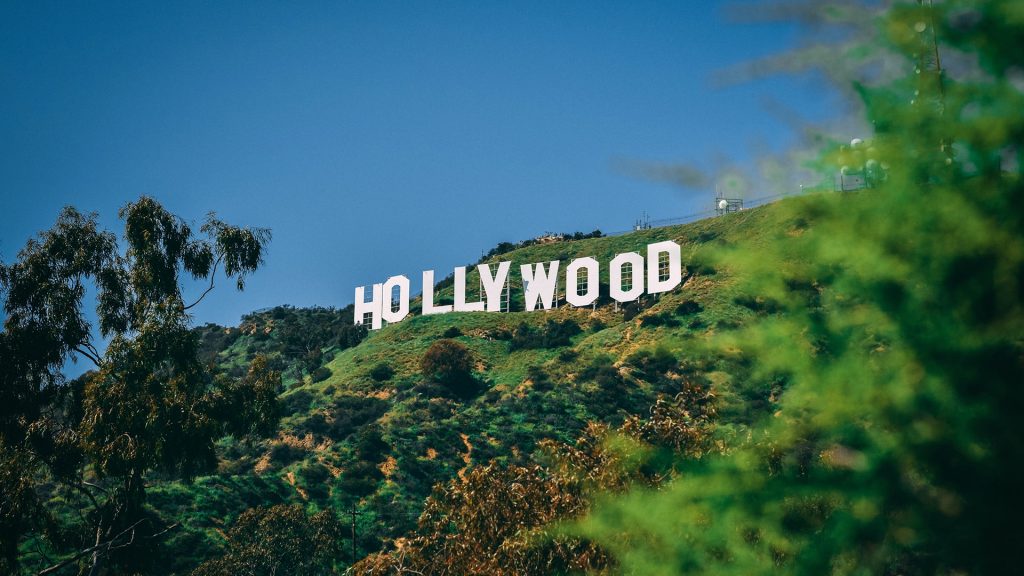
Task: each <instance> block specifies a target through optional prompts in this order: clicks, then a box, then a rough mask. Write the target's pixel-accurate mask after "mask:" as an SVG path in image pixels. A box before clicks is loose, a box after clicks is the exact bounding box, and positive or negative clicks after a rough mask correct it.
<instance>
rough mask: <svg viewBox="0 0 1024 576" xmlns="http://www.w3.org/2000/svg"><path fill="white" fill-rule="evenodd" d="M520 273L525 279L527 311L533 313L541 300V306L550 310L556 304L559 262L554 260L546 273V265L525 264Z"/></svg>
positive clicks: (524, 292)
mask: <svg viewBox="0 0 1024 576" xmlns="http://www.w3.org/2000/svg"><path fill="white" fill-rule="evenodd" d="M519 273H520V274H521V275H522V277H523V296H524V299H525V300H526V311H527V312H532V311H534V310H536V309H537V300H538V299H540V303H541V306H543V307H544V309H545V310H550V309H551V307H552V306H554V303H555V302H554V300H555V282H556V281H557V280H558V260H552V261H551V263H550V265H549V267H548V270H547V271H546V272H545V271H544V264H533V265H530V264H523V265H522V266H520V267H519Z"/></svg>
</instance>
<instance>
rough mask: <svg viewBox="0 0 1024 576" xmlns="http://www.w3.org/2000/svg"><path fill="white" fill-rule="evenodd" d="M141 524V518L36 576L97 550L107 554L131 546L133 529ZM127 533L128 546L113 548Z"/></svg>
mask: <svg viewBox="0 0 1024 576" xmlns="http://www.w3.org/2000/svg"><path fill="white" fill-rule="evenodd" d="M143 522H145V518H143V519H142V520H139V521H137V522H136V523H134V524H132V525H131V526H129V527H127V528H125V529H124V530H122V531H120V532H119V533H118V534H117V535H116V536H114V537H113V538H111V539H110V540H107V541H106V542H100V543H99V544H97V545H95V546H90V547H88V548H86V549H84V550H79V551H78V552H76V553H75V555H74V556H72V557H70V558H68V559H67V560H64V561H63V562H59V563H57V564H54V565H53V566H50V567H49V568H46V569H43V570H40V571H39V572H36V576H45V575H46V574H53V573H54V572H56V571H57V570H60V569H61V568H63V567H65V566H67V565H68V564H71V563H73V562H77V561H78V559H79V558H81V557H82V556H87V555H89V554H92V553H93V552H96V551H97V550H101V549H103V548H106V549H107V552H109V551H110V550H115V549H117V548H123V547H124V546H127V545H128V544H131V542H133V541H134V540H135V528H136V527H138V525H139V524H142V523H143ZM129 532H131V539H130V540H129V542H128V544H122V545H118V546H116V547H115V546H114V544H115V543H116V542H117V541H118V539H120V538H121V537H122V536H124V535H125V534H127V533H129Z"/></svg>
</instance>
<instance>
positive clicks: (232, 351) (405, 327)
mask: <svg viewBox="0 0 1024 576" xmlns="http://www.w3.org/2000/svg"><path fill="white" fill-rule="evenodd" d="M782 213H783V212H782V211H781V210H778V209H777V208H776V207H773V206H765V207H761V208H757V209H753V210H747V211H743V212H740V213H736V214H730V215H727V216H725V217H720V218H713V219H707V220H703V221H699V222H695V223H692V224H687V225H682V226H675V227H667V228H658V229H651V230H644V231H638V232H634V233H630V234H626V235H622V236H615V237H602V238H589V239H584V240H575V241H571V240H569V241H560V242H552V243H545V244H537V245H532V246H528V247H525V248H521V249H518V250H514V251H511V252H508V253H505V254H501V255H499V256H494V257H492V258H490V259H488V260H486V261H487V262H498V261H499V260H511V261H512V262H513V264H514V266H517V265H518V264H521V263H531V262H541V261H548V260H553V259H559V260H562V261H563V262H567V261H569V260H571V259H572V258H575V257H583V256H593V257H596V258H597V259H598V260H599V261H601V262H602V263H606V262H607V261H608V260H609V259H610V258H611V257H612V256H613V255H614V254H617V253H622V252H627V251H642V250H643V249H644V247H645V246H646V245H647V244H648V243H651V242H657V241H660V240H666V239H671V240H675V241H677V242H679V243H680V244H681V245H682V246H683V262H684V264H685V266H686V275H685V276H684V278H685V282H684V285H683V286H682V287H680V288H677V289H676V290H674V291H672V292H670V293H666V294H662V295H660V297H659V298H653V297H645V299H644V300H643V301H641V302H640V303H638V304H636V305H631V306H627V307H625V308H619V307H616V306H615V305H614V304H613V303H610V302H602V303H601V304H600V305H599V306H597V307H596V309H593V310H592V309H589V308H587V309H575V308H573V307H571V306H565V305H564V303H563V304H562V305H561V306H560V307H559V308H558V309H557V310H551V311H537V312H531V313H526V312H515V311H513V312H508V313H451V314H445V315H439V316H419V315H416V311H417V309H418V303H414V304H413V310H414V315H413V316H411V317H409V318H407V319H406V320H405V321H403V322H401V323H398V324H395V325H390V326H386V327H384V328H383V329H381V330H379V331H374V332H370V333H368V334H367V333H366V332H365V331H362V330H361V328H359V327H354V326H352V320H351V308H346V309H344V310H340V311H336V310H323V309H313V310H301V309H300V310H297V309H292V308H275V309H272V310H267V311H261V312H258V313H254V314H251V315H248V316H246V317H245V319H244V320H243V322H242V325H241V326H239V327H233V328H224V327H217V326H212V325H208V326H206V327H204V328H202V329H201V330H200V332H201V334H202V336H203V341H204V346H205V349H206V351H207V354H208V358H209V359H210V360H212V361H215V362H217V363H218V365H219V366H220V367H221V368H222V369H223V370H225V371H229V372H230V371H232V370H235V371H237V370H240V369H241V368H240V367H241V366H242V365H243V364H244V362H245V361H246V360H247V359H250V358H252V357H253V356H254V354H256V353H264V354H268V355H269V356H270V357H271V359H272V361H273V362H275V363H276V365H277V366H278V368H279V369H281V370H282V371H283V373H284V379H285V383H286V390H285V391H284V393H283V395H282V400H283V404H284V406H285V410H286V414H285V416H284V418H283V420H282V424H281V429H280V433H279V435H278V436H277V437H276V438H274V439H273V440H271V441H269V442H261V443H243V442H237V441H234V440H232V439H227V440H225V441H222V442H221V443H220V445H219V455H220V459H221V463H220V470H219V474H218V475H215V476H209V477H204V478H200V479H198V480H197V481H196V482H195V483H194V484H192V485H183V484H178V483H171V484H162V485H157V486H154V487H153V488H151V489H150V494H151V502H152V503H153V505H154V507H155V508H156V509H157V510H158V511H162V512H170V511H172V510H173V511H175V512H176V513H182V512H184V516H185V517H187V521H185V522H184V523H183V526H182V527H181V528H180V529H179V530H178V531H177V532H176V533H175V535H174V536H172V537H171V538H170V540H169V542H168V544H169V546H170V549H172V550H175V559H174V560H173V561H171V562H168V563H167V564H166V565H165V568H166V570H167V571H168V572H174V571H181V570H186V569H188V568H189V567H191V566H193V565H194V564H195V563H196V562H197V561H198V560H200V559H202V558H204V557H207V556H208V555H209V554H211V553H212V552H213V551H214V550H215V549H216V547H217V546H218V545H219V543H220V542H221V541H222V536H221V535H222V533H223V532H222V531H223V529H224V527H225V526H226V525H229V524H230V522H231V521H232V520H233V518H234V517H235V516H236V515H237V514H238V513H240V512H241V511H242V510H243V509H245V508H246V507H249V506H253V505H257V504H268V503H276V502H283V501H292V502H302V503H306V504H308V505H309V506H311V507H314V508H322V507H332V508H334V509H336V510H338V511H339V512H344V513H346V514H348V513H350V512H351V511H352V510H353V509H354V510H355V512H356V513H357V523H358V526H357V533H358V552H357V554H358V556H360V557H361V556H363V555H365V554H367V553H369V552H372V551H374V550H376V549H378V548H379V547H380V546H381V544H382V542H383V541H385V540H387V539H393V538H396V537H399V536H401V535H402V534H404V533H406V532H407V531H408V530H410V529H411V528H412V527H414V526H415V519H416V516H417V515H418V513H419V511H420V509H421V507H422V503H423V500H424V498H425V497H426V496H427V495H428V494H429V493H430V490H431V488H432V486H434V485H435V484H437V483H438V482H443V481H446V480H448V479H450V478H452V477H454V476H456V475H461V474H463V473H464V472H465V470H466V469H467V467H469V466H472V465H474V464H481V463H487V462H488V461H491V460H496V461H499V462H506V463H521V462H523V461H525V460H526V459H527V457H528V456H529V455H530V453H531V452H532V451H533V450H534V448H535V446H536V444H537V442H538V441H539V440H541V439H545V438H551V439H556V440H562V441H571V440H572V439H573V438H575V437H576V436H577V435H578V434H579V432H580V431H581V429H582V428H583V427H584V425H585V424H586V423H587V422H591V421H596V422H605V423H610V424H617V423H620V422H621V421H622V420H623V419H624V418H625V417H626V416H627V415H629V414H643V413H645V412H646V411H647V409H648V408H649V407H650V406H651V405H652V404H653V403H654V401H655V400H656V399H657V398H658V397H664V396H669V397H671V396H674V395H675V394H676V393H678V392H679V391H680V389H681V386H682V383H683V382H684V381H691V382H700V383H704V384H706V385H708V386H709V387H710V388H711V390H712V392H713V393H714V395H715V396H716V398H717V402H718V410H719V415H720V416H719V418H720V424H719V426H718V430H719V432H718V433H719V434H722V435H731V434H735V433H737V431H738V430H742V428H743V426H745V425H746V424H748V423H749V422H751V421H752V420H753V419H754V418H755V417H756V416H757V415H758V414H762V413H764V412H765V411H766V410H769V408H770V406H771V402H772V398H773V392H778V390H777V387H778V386H779V383H777V382H765V381H757V380H753V379H751V378H748V377H745V375H744V367H743V365H742V363H741V362H727V361H725V360H722V359H719V358H716V357H715V356H712V355H711V354H710V353H708V352H706V347H705V343H706V341H707V340H708V338H709V337H710V336H711V335H713V334H715V333H719V332H722V331H725V330H730V329H733V328H736V327H738V326H740V325H742V324H743V323H745V322H747V321H749V320H750V319H751V318H754V317H755V316H756V315H757V314H759V313H763V310H761V309H760V306H759V305H758V304H757V301H756V300H755V299H753V298H749V297H746V296H744V295H742V294H740V293H739V292H738V291H737V289H736V287H735V286H734V282H733V279H732V276H731V274H730V271H729V270H728V267H727V266H725V267H721V266H720V267H718V268H715V267H712V266H710V265H708V264H706V257H705V255H704V254H705V252H706V251H707V250H706V249H707V248H709V247H722V246H732V247H736V248H739V249H742V248H743V247H744V246H752V245H756V244H757V243H759V242H761V241H762V239H763V238H765V237H766V235H773V234H777V233H779V231H783V230H786V229H788V227H787V226H786V225H785V223H784V222H781V221H780V218H781V215H782ZM603 273H604V274H605V276H604V277H603V278H602V283H607V270H603ZM467 285H468V286H470V287H475V286H477V278H476V273H475V271H474V272H473V273H472V274H470V276H469V279H468V282H467ZM439 286H441V290H440V295H441V301H442V302H443V301H444V299H445V298H450V297H451V290H452V288H451V285H450V282H445V281H442V282H441V283H440V285H439ZM520 290H521V289H520ZM520 290H517V289H516V288H515V287H514V288H513V294H512V301H513V302H515V301H516V300H517V299H518V300H519V302H521V301H522V296H521V291H520ZM560 291H561V292H563V293H564V288H563V287H561V285H560ZM603 292H604V293H606V291H603ZM472 295H473V293H472V292H471V297H472ZM513 310H515V307H513ZM441 338H452V339H454V340H456V341H458V342H460V343H462V344H463V345H465V346H466V347H468V348H469V349H470V350H471V351H472V353H473V355H474V357H475V361H476V378H477V381H478V382H479V385H480V386H479V390H478V393H474V394H472V395H470V396H465V395H463V396H460V395H457V394H454V393H452V392H451V391H449V390H448V389H446V388H445V387H444V386H441V385H439V384H435V383H431V382H425V381H424V379H423V376H422V375H421V374H420V368H419V362H420V359H421V358H422V356H423V353H424V352H425V350H426V349H427V348H428V347H429V346H430V344H431V343H433V342H435V341H437V340H438V339H441ZM345 517H349V516H345Z"/></svg>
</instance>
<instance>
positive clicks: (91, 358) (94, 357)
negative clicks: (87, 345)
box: [74, 346, 100, 368]
mask: <svg viewBox="0 0 1024 576" xmlns="http://www.w3.org/2000/svg"><path fill="white" fill-rule="evenodd" d="M74 351H75V352H78V353H79V354H81V355H82V356H85V357H86V358H88V359H89V360H92V363H93V364H95V365H96V367H97V368H99V367H100V360H99V358H97V357H96V356H93V355H92V354H90V353H89V352H88V351H86V350H82V347H81V346H75V347H74Z"/></svg>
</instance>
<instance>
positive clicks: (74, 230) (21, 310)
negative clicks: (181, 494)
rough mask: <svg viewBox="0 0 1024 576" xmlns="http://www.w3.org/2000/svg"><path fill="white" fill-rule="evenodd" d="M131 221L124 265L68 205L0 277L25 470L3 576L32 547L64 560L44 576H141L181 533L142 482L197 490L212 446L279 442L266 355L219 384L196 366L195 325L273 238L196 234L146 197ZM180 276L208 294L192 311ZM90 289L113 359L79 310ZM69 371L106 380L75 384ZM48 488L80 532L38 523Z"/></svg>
mask: <svg viewBox="0 0 1024 576" xmlns="http://www.w3.org/2000/svg"><path fill="white" fill-rule="evenodd" d="M120 217H121V218H122V219H123V220H124V222H125V229H124V241H125V244H126V247H125V249H124V252H121V250H120V248H119V246H118V242H117V238H116V237H115V235H114V234H112V233H110V232H107V231H103V230H101V229H100V228H99V226H98V224H97V216H96V215H95V214H90V215H84V214H82V213H80V212H78V211H77V210H75V209H74V208H70V207H69V208H65V209H64V210H63V211H62V212H61V214H60V216H59V217H58V219H57V223H56V224H55V225H54V227H53V228H51V229H50V230H48V231H46V232H43V233H41V234H40V235H39V237H38V238H36V239H32V240H29V242H28V243H27V244H26V246H25V247H24V248H23V249H22V250H21V251H20V252H19V254H18V258H17V261H16V262H14V263H12V264H10V265H0V293H2V295H3V297H4V300H3V301H4V309H5V311H6V315H7V317H6V321H5V323H4V329H3V332H2V333H0V461H3V462H12V463H13V462H16V463H17V464H16V465H13V466H10V467H7V466H4V472H3V476H0V481H2V482H3V484H2V486H0V489H2V491H3V493H4V495H5V500H4V505H3V507H2V508H0V530H2V532H3V542H4V548H3V550H2V556H0V567H2V570H0V571H3V572H4V573H15V571H16V570H17V566H18V543H19V542H20V541H21V539H22V538H24V537H25V536H26V535H28V534H30V533H31V534H34V535H35V536H36V537H38V538H39V539H42V540H45V541H46V542H48V544H49V546H50V547H51V550H52V552H53V553H54V554H55V555H56V556H57V557H63V559H62V560H60V561H56V562H55V563H54V564H53V565H52V566H50V567H49V568H47V569H45V570H43V571H42V573H49V572H52V571H55V570H57V569H58V568H60V567H63V566H66V565H68V564H75V563H80V562H83V561H87V562H88V565H89V573H90V574H98V573H99V572H100V570H101V568H103V567H104V566H109V567H111V568H114V567H120V569H122V570H123V571H131V570H138V569H140V568H141V567H142V566H144V564H145V561H146V559H147V557H152V555H151V554H147V553H146V549H147V548H150V547H152V546H153V545H155V542H156V539H157V538H158V536H159V535H160V534H162V533H163V532H164V531H166V530H167V529H169V528H170V526H173V524H171V525H170V526H169V525H167V523H165V522H164V521H163V520H162V519H159V518H154V517H153V516H152V514H151V513H149V512H147V511H146V510H145V509H144V507H143V505H144V502H145V483H146V475H147V474H148V473H149V472H152V471H158V472H160V473H162V474H165V475H168V476H171V477H178V478H183V479H186V480H188V479H191V478H193V477H195V476H196V475H197V474H200V473H204V472H208V471H210V470H212V469H213V467H214V466H215V464H216V457H215V454H214V447H213V442H214V441H215V440H216V439H218V438H220V437H222V436H225V435H227V434H235V435H260V434H267V433H269V432H271V431H273V430H274V429H275V428H276V423H277V418H278V406H277V398H276V396H277V392H278V388H279V386H280V374H279V373H277V372H274V371H273V370H271V369H270V368H269V367H268V365H267V363H266V360H265V359H263V358H261V357H257V358H256V359H255V360H254V361H253V363H252V365H251V366H250V367H249V370H248V373H247V374H246V375H245V376H244V377H243V378H241V379H238V380H234V379H231V378H228V377H227V376H225V375H223V374H218V373H215V372H213V371H212V369H211V368H210V367H208V366H206V365H205V364H204V363H202V362H201V361H200V359H199V341H198V336H197V335H196V334H195V333H194V332H193V331H192V330H191V329H190V327H191V317H190V315H189V310H191V309H192V308H194V307H195V306H196V305H197V304H199V302H201V301H202V300H203V299H204V298H205V296H206V295H207V294H209V293H210V291H211V290H212V289H213V288H214V282H215V278H216V276H217V273H218V271H219V270H220V269H221V268H222V269H223V273H224V275H225V276H226V277H227V278H231V279H234V280H235V284H236V286H237V288H238V289H239V290H241V289H243V287H244V283H245V279H246V277H247V276H248V275H249V274H251V273H252V272H254V271H255V270H256V269H257V268H258V267H259V266H260V265H261V263H262V261H263V254H264V251H265V247H266V243H267V242H268V241H269V239H270V233H269V231H267V230H264V229H249V228H240V227H235V226H231V225H228V224H226V223H224V222H222V221H220V220H219V219H217V218H216V216H215V215H214V214H212V213H211V214H210V215H209V216H208V217H207V220H206V222H205V224H204V225H203V226H202V227H201V229H200V232H201V234H202V236H197V235H196V234H195V233H194V232H193V231H192V229H191V228H190V227H189V226H188V224H186V223H185V222H184V221H183V220H181V219H180V218H178V217H175V216H174V215H172V214H170V213H169V212H167V211H166V210H165V209H164V208H163V207H162V206H161V205H160V204H159V203H157V202H156V201H155V200H153V199H151V198H146V197H143V198H140V199H139V200H138V201H137V202H133V203H129V204H127V205H126V206H125V207H124V208H122V210H121V211H120ZM183 274H188V275H190V276H191V277H193V278H194V279H197V280H202V281H206V280H208V281H209V283H208V285H206V288H205V290H204V292H203V293H202V294H201V295H200V296H199V297H198V298H197V299H196V300H194V301H192V302H190V303H186V302H185V300H184V299H183V296H182V287H181V276H182V275H183ZM90 282H91V283H92V284H93V285H94V286H95V290H96V298H97V307H96V318H97V320H98V324H99V332H100V334H101V335H102V336H103V337H104V338H108V339H109V344H108V346H107V348H106V350H105V351H100V350H99V348H98V347H97V346H96V345H95V343H94V335H93V330H92V326H91V325H90V323H89V321H88V320H87V317H86V314H85V311H84V303H83V300H84V298H85V294H86V284H87V283H90ZM69 359H78V360H81V359H85V360H87V361H89V362H91V363H92V364H94V366H95V370H94V371H91V372H89V373H87V374H86V375H85V376H83V377H82V378H79V379H76V380H74V381H68V380H67V378H65V376H64V374H63V372H62V370H63V367H64V365H65V363H66V362H67V361H68V360H69ZM51 483H52V484H53V485H55V486H57V487H58V488H56V490H57V491H58V492H60V493H61V496H62V498H61V499H60V501H63V502H65V503H66V505H67V506H69V507H71V508H73V509H74V511H75V513H76V516H72V515H70V514H65V515H64V517H67V516H71V517H77V518H79V520H78V521H76V522H72V523H71V524H70V525H63V524H62V522H64V520H62V517H61V516H60V515H58V514H53V513H52V511H47V513H41V512H43V509H42V508H41V506H40V504H39V499H40V498H41V496H42V495H43V490H44V489H45V488H46V487H47V486H50V485H51ZM8 494H10V495H12V498H10V500H8V498H7V495H8Z"/></svg>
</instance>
